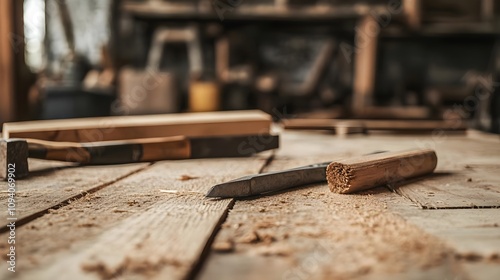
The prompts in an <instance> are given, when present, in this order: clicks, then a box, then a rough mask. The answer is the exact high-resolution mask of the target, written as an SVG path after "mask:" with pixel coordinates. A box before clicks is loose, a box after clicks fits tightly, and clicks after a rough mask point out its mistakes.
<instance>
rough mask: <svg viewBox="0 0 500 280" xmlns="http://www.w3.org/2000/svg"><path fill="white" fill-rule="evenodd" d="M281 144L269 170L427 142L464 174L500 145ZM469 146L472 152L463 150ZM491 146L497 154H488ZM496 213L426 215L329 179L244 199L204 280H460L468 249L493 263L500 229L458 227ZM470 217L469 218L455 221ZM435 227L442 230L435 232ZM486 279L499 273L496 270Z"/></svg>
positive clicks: (315, 139) (460, 141)
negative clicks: (336, 189)
mask: <svg viewBox="0 0 500 280" xmlns="http://www.w3.org/2000/svg"><path fill="white" fill-rule="evenodd" d="M282 141H283V142H284V145H282V147H283V149H282V150H280V151H279V152H278V154H277V155H276V156H275V160H273V161H272V162H271V164H270V165H269V166H268V168H266V170H269V171H272V170H280V169H284V168H291V167H296V166H300V165H304V164H311V163H316V162H322V161H326V160H333V159H335V158H343V157H350V156H353V155H360V154H363V153H368V152H370V151H374V150H384V149H390V150H399V149H407V148H410V147H412V146H418V145H421V144H422V143H427V144H429V145H430V144H432V145H434V146H433V148H435V149H436V150H437V151H438V154H439V155H441V157H440V159H439V160H440V161H439V164H440V167H439V168H441V169H443V170H444V169H446V170H452V171H459V170H463V169H464V168H465V167H464V166H465V165H466V164H467V162H488V160H489V159H491V158H493V157H495V153H496V151H497V150H498V148H496V146H498V145H492V144H491V143H489V144H486V142H478V141H471V140H467V139H466V138H465V137H451V136H450V137H448V138H447V140H446V141H439V140H436V139H434V140H433V139H432V138H431V137H401V136H391V137H385V136H378V135H377V136H368V137H366V136H363V137H350V138H348V139H339V138H331V137H329V136H328V135H319V134H313V133H304V132H302V133H298V132H287V133H285V134H284V135H282ZM304 143H307V144H304ZM462 147H467V151H463V152H462V153H458V151H462V150H463V148H462ZM486 150H488V151H490V152H491V150H493V153H494V154H493V155H492V156H491V157H490V158H488V157H485V154H484V153H485V151H486ZM396 206H398V207H396ZM454 211H460V212H454ZM475 211H480V212H475ZM494 211H496V210H494V209H484V210H478V209H460V210H457V209H454V210H439V211H427V210H422V209H420V208H418V207H416V206H415V205H414V204H413V203H412V202H411V201H409V200H407V199H405V198H403V197H401V196H399V195H397V194H395V193H391V192H389V191H387V190H386V189H384V188H379V189H375V190H373V191H370V192H369V193H368V194H366V193H365V194H364V195H339V194H333V193H330V192H329V191H328V187H327V185H326V183H325V184H317V185H311V186H307V187H304V188H298V189H295V190H292V191H289V192H283V193H280V194H275V195H272V196H266V197H259V198H255V199H252V200H242V201H236V203H235V205H234V207H233V209H232V210H231V212H230V214H229V216H228V218H227V220H226V222H225V223H224V224H223V225H222V229H221V231H220V232H219V234H218V235H217V237H216V239H215V241H214V244H213V246H212V251H211V253H210V256H209V258H208V261H207V263H206V264H205V266H204V267H203V269H202V271H201V272H200V274H199V279H234V276H235V275H238V278H239V279H261V278H262V275H265V278H266V279H352V278H358V279H378V278H380V279H387V278H388V279H402V278H405V279H455V278H461V277H463V276H464V275H466V274H465V273H466V271H467V270H466V269H465V268H464V266H463V265H465V264H470V260H469V261H468V260H464V258H465V257H466V256H467V254H466V252H467V250H468V249H471V248H472V249H473V252H476V253H477V254H479V255H480V256H481V258H484V260H486V259H487V258H488V256H490V255H492V254H493V255H494V254H495V252H496V251H497V250H498V249H496V248H500V247H495V248H494V249H491V248H490V250H489V251H487V250H486V249H487V247H488V246H489V245H491V246H495V244H496V243H497V242H498V241H499V240H500V239H499V237H498V231H496V232H495V228H494V227H490V230H488V232H486V233H484V232H483V233H484V234H486V236H487V238H486V239H481V238H478V237H479V236H480V234H476V233H477V231H475V230H474V232H473V231H472V230H471V231H469V232H467V231H464V236H462V237H460V236H459V234H456V232H457V231H458V230H462V229H466V228H467V227H468V226H472V227H475V228H480V227H481V226H484V224H486V225H490V226H492V225H494V224H495V223H497V222H495V221H496V220H498V218H497V217H498V215H495V216H494V217H491V215H494V214H495V213H496V212H494ZM441 213H442V215H440V214H441ZM453 213H457V214H453ZM471 213H473V214H472V215H471V216H470V219H466V220H467V222H466V223H465V224H460V225H458V224H457V221H458V220H460V217H463V216H464V215H467V214H471ZM474 213H476V215H474ZM420 214H422V215H425V216H422V215H420ZM403 218H404V219H403ZM429 219H430V221H429ZM428 221H429V224H426V222H428ZM474 221H475V222H474ZM437 223H441V224H440V227H437V228H435V229H436V231H433V230H432V229H433V228H434V227H433V225H435V224H437ZM474 223H476V224H474ZM455 229H456V230H455ZM454 232H455V236H457V238H456V239H454V237H453V233H454ZM478 242H479V243H480V244H479V245H478ZM459 246H462V247H459ZM491 246H490V247H491ZM466 249H467V250H466ZM483 249H484V250H483ZM469 251H470V250H469ZM483 254H484V255H483ZM488 260H489V259H488ZM481 263H483V262H481ZM486 263H487V262H486ZM488 275H489V277H490V278H489V279H492V278H491V276H492V275H495V274H488ZM472 276H473V275H472ZM470 278H471V279H476V278H475V277H470ZM477 279H480V278H477ZM486 279H488V278H486Z"/></svg>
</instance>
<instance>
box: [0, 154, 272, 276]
mask: <svg viewBox="0 0 500 280" xmlns="http://www.w3.org/2000/svg"><path fill="white" fill-rule="evenodd" d="M269 156H270V154H269V153H268V154H267V155H260V156H259V157H252V158H245V159H243V158H234V159H216V160H208V159H204V160H186V161H164V162H158V163H155V164H154V165H152V166H151V167H150V168H148V169H146V170H144V171H142V172H139V173H136V174H134V175H132V176H130V177H127V178H126V179H124V180H121V181H119V182H117V183H115V184H112V185H109V186H107V187H106V188H104V189H102V190H100V191H98V192H96V193H94V194H93V195H90V196H87V197H84V198H82V199H79V200H77V201H74V202H72V203H71V204H70V205H68V206H65V207H62V208H60V209H58V210H57V211H55V212H53V213H51V214H49V215H45V216H43V217H41V218H39V219H37V220H35V221H32V222H31V223H29V224H28V225H26V226H24V227H22V228H20V229H19V239H18V243H19V248H18V252H17V253H18V255H19V256H29V258H28V257H26V258H21V257H20V258H19V267H18V269H19V272H20V273H19V275H18V276H20V279H33V277H34V278H36V279H40V278H50V279H53V278H58V276H60V275H71V278H72V279H102V278H115V277H116V278H123V279H185V278H186V277H188V275H189V274H190V273H191V271H192V270H193V268H194V267H195V266H196V263H197V262H198V260H199V259H200V255H201V254H202V252H203V251H204V249H205V246H206V244H207V242H209V241H210V239H211V238H212V235H213V234H214V230H215V229H216V228H217V226H218V224H219V222H220V220H221V219H222V218H223V217H224V216H225V214H226V213H227V211H228V207H229V206H230V205H231V204H232V200H208V199H206V198H205V197H204V194H205V192H206V191H207V190H208V189H209V188H210V187H211V186H212V185H214V184H217V183H221V182H222V181H226V180H229V179H232V178H235V177H240V176H242V175H245V174H248V173H256V172H259V170H260V169H261V168H262V166H263V165H264V164H265V162H266V161H267V158H268V157H269ZM160 190H163V192H161V191H160ZM50 236H58V238H57V240H53V239H52V238H50ZM0 238H5V235H2V236H0ZM4 263H5V262H4ZM4 263H2V264H1V265H0V269H1V271H2V273H4V274H5V272H4V271H6V268H5V264H4ZM5 275H6V274H5ZM0 277H1V276H0Z"/></svg>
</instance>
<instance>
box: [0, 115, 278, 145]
mask: <svg viewBox="0 0 500 280" xmlns="http://www.w3.org/2000/svg"><path fill="white" fill-rule="evenodd" d="M271 123H272V118H271V116H269V115H268V114H266V113H264V112H262V111H258V110H255V111H231V112H206V113H184V114H162V115H146V116H117V117H101V118H82V119H66V120H44V121H28V122H15V123H5V124H4V125H3V138H6V139H7V138H33V139H41V140H50V141H69V142H95V141H107V140H125V139H136V138H152V137H166V136H175V135H184V136H193V137H195V136H221V135H251V134H253V135H255V134H264V133H269V131H270V127H271Z"/></svg>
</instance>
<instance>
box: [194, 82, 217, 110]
mask: <svg viewBox="0 0 500 280" xmlns="http://www.w3.org/2000/svg"><path fill="white" fill-rule="evenodd" d="M220 99H221V98H220V89H219V85H218V84H217V83H216V82H212V81H194V82H191V84H190V86H189V111H191V112H209V111H218V110H220V103H221V100H220Z"/></svg>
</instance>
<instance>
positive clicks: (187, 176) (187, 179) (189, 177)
mask: <svg viewBox="0 0 500 280" xmlns="http://www.w3.org/2000/svg"><path fill="white" fill-rule="evenodd" d="M198 178H199V177H195V176H190V175H181V176H180V177H179V178H177V180H179V181H189V180H193V179H198Z"/></svg>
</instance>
